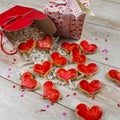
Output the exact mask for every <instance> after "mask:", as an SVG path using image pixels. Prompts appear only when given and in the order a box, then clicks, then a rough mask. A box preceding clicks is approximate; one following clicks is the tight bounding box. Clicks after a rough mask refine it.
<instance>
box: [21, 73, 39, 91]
mask: <svg viewBox="0 0 120 120" xmlns="http://www.w3.org/2000/svg"><path fill="white" fill-rule="evenodd" d="M38 87H39V84H38V82H37V80H35V79H34V78H33V75H32V74H31V73H30V72H25V73H23V74H22V75H21V88H27V89H28V90H35V89H37V88H38Z"/></svg>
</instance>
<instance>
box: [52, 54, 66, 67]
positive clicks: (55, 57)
mask: <svg viewBox="0 0 120 120" xmlns="http://www.w3.org/2000/svg"><path fill="white" fill-rule="evenodd" d="M51 59H52V63H53V64H54V65H56V66H64V65H66V63H67V59H66V58H65V57H63V56H61V55H60V54H59V52H53V53H52V54H51Z"/></svg>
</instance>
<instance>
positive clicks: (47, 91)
mask: <svg viewBox="0 0 120 120" xmlns="http://www.w3.org/2000/svg"><path fill="white" fill-rule="evenodd" d="M60 96H61V95H60V92H59V91H58V90H57V89H55V86H54V83H53V82H52V81H47V82H45V83H44V84H43V97H44V98H46V99H48V100H50V101H51V103H52V104H53V103H54V102H57V101H58V100H59V99H60Z"/></svg>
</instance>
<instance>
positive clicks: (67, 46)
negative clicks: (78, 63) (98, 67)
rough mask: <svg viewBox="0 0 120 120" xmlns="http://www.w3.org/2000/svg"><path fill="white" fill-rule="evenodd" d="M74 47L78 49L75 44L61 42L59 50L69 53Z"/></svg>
mask: <svg viewBox="0 0 120 120" xmlns="http://www.w3.org/2000/svg"><path fill="white" fill-rule="evenodd" d="M74 47H78V44H76V43H69V42H63V43H62V44H61V48H62V49H63V50H65V51H66V53H70V52H71V51H72V49H73V48H74Z"/></svg>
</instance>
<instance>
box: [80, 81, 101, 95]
mask: <svg viewBox="0 0 120 120" xmlns="http://www.w3.org/2000/svg"><path fill="white" fill-rule="evenodd" d="M78 87H79V88H80V89H81V90H82V91H84V92H87V93H88V94H89V95H90V96H92V95H94V94H95V93H96V92H98V91H99V90H100V89H101V87H102V84H101V82H100V81H99V80H93V81H92V82H90V83H89V82H88V81H87V80H82V81H80V82H79V84H78Z"/></svg>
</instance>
